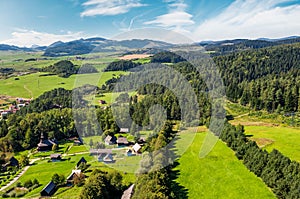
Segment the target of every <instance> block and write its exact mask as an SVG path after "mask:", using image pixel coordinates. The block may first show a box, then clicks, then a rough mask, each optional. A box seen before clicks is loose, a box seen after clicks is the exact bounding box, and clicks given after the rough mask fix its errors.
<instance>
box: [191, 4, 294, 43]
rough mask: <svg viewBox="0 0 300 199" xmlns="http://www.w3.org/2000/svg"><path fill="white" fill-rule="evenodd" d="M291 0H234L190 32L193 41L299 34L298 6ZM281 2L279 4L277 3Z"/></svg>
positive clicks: (277, 36)
mask: <svg viewBox="0 0 300 199" xmlns="http://www.w3.org/2000/svg"><path fill="white" fill-rule="evenodd" d="M290 2H294V1H291V0H265V1H260V0H236V1H235V2H234V3H232V4H231V5H230V6H229V7H227V8H226V9H225V10H224V11H223V12H221V13H220V14H219V15H217V16H216V17H213V18H211V19H208V20H206V21H205V22H204V23H202V24H200V25H199V26H198V27H197V28H196V29H195V31H194V32H193V35H194V39H195V40H222V39H234V38H250V39H255V38H261V37H268V38H280V37H285V36H291V35H299V33H300V21H299V19H300V5H297V4H295V5H288V4H287V5H286V6H283V5H284V3H290ZM280 5H281V6H280Z"/></svg>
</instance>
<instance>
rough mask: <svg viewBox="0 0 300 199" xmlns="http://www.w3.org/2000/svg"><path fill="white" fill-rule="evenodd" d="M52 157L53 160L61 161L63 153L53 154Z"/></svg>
mask: <svg viewBox="0 0 300 199" xmlns="http://www.w3.org/2000/svg"><path fill="white" fill-rule="evenodd" d="M50 158H51V160H52V162H58V161H61V154H58V153H55V154H51V155H50Z"/></svg>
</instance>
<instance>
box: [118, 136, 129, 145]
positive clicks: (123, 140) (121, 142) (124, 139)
mask: <svg viewBox="0 0 300 199" xmlns="http://www.w3.org/2000/svg"><path fill="white" fill-rule="evenodd" d="M117 143H118V144H128V141H127V138H125V137H119V138H118V140H117Z"/></svg>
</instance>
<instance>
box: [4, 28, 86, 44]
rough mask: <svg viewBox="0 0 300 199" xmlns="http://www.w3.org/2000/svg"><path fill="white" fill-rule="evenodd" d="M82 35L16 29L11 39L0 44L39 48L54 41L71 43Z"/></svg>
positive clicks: (77, 33)
mask: <svg viewBox="0 0 300 199" xmlns="http://www.w3.org/2000/svg"><path fill="white" fill-rule="evenodd" d="M83 36H84V35H83V33H82V32H76V33H73V32H67V33H65V34H51V33H45V32H37V31H34V30H22V29H18V30H17V31H15V32H13V33H12V38H11V39H8V40H4V41H1V42H0V43H3V44H9V45H16V46H25V47H31V46H32V45H33V44H35V45H39V46H48V45H50V44H52V43H54V42H56V41H63V42H67V41H72V40H76V39H79V38H82V37H83Z"/></svg>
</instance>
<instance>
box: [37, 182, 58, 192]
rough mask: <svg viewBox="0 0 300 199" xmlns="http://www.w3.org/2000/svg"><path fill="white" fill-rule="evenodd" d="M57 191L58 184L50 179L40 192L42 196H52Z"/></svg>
mask: <svg viewBox="0 0 300 199" xmlns="http://www.w3.org/2000/svg"><path fill="white" fill-rule="evenodd" d="M55 191H56V185H55V184H54V182H52V181H50V182H49V183H48V184H47V185H46V186H45V187H44V188H43V189H42V191H41V192H40V194H41V196H52V195H53V194H54V193H55Z"/></svg>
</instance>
